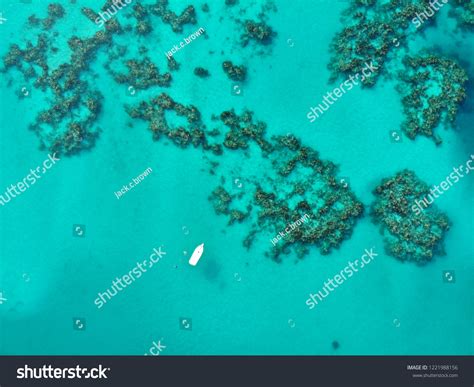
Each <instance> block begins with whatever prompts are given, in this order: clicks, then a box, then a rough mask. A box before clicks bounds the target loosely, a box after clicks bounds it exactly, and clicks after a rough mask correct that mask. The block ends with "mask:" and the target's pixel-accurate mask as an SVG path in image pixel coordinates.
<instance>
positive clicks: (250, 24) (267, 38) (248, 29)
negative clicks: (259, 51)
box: [241, 20, 276, 46]
mask: <svg viewBox="0 0 474 387" xmlns="http://www.w3.org/2000/svg"><path fill="white" fill-rule="evenodd" d="M244 26H245V33H244V34H243V35H242V36H241V40H242V45H243V46H246V45H247V44H248V42H249V40H251V39H253V40H255V41H256V42H257V43H260V44H264V45H267V44H270V43H272V39H273V37H274V36H276V33H275V32H274V31H273V29H272V28H271V27H270V26H269V25H267V24H265V22H263V21H262V22H259V23H257V22H254V21H253V20H246V21H245V22H244Z"/></svg>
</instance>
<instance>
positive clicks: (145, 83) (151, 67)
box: [110, 57, 171, 89]
mask: <svg viewBox="0 0 474 387" xmlns="http://www.w3.org/2000/svg"><path fill="white" fill-rule="evenodd" d="M125 65H126V66H127V67H128V74H120V73H117V72H115V71H113V70H110V71H111V73H112V74H113V77H114V79H115V81H116V82H118V83H124V84H127V85H131V86H134V87H135V88H137V89H147V88H149V87H152V86H161V87H169V85H170V83H171V74H170V73H165V74H163V75H160V70H159V69H158V68H157V67H156V66H155V64H154V63H152V61H151V59H150V58H148V57H145V58H144V59H143V60H141V61H138V60H133V59H132V60H128V61H126V62H125Z"/></svg>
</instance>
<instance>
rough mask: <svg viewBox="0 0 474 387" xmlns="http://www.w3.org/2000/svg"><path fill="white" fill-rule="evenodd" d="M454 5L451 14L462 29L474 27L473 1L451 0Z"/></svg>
mask: <svg viewBox="0 0 474 387" xmlns="http://www.w3.org/2000/svg"><path fill="white" fill-rule="evenodd" d="M453 3H454V4H455V6H454V7H453V8H452V10H451V14H452V15H454V17H455V18H456V19H457V20H458V24H459V26H460V27H461V28H462V29H465V30H471V31H472V29H473V28H474V2H472V0H453Z"/></svg>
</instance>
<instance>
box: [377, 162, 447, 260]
mask: <svg viewBox="0 0 474 387" xmlns="http://www.w3.org/2000/svg"><path fill="white" fill-rule="evenodd" d="M373 193H374V195H375V197H376V199H375V201H374V203H373V204H372V207H371V216H372V219H373V221H374V222H375V223H376V224H380V231H381V233H382V235H384V244H385V250H386V253H387V254H389V255H391V256H393V257H395V258H397V259H399V260H401V261H412V262H416V263H417V264H425V263H427V262H429V261H431V260H432V259H433V257H434V256H435V255H443V254H444V247H443V238H444V234H445V233H446V231H447V230H448V229H449V225H450V222H449V219H448V217H447V216H446V215H445V214H443V213H441V212H440V211H439V210H438V209H437V208H436V207H435V206H433V205H432V206H430V207H429V208H427V209H425V210H424V211H423V212H421V213H420V214H418V215H417V214H416V213H415V212H414V211H413V210H412V206H413V205H414V204H415V201H416V200H422V199H423V198H424V197H425V196H426V195H428V193H429V188H428V186H427V184H425V183H424V182H423V181H421V180H420V179H419V178H418V177H417V176H416V175H415V173H414V172H413V171H410V170H403V171H401V172H398V173H397V174H396V175H395V176H393V177H390V178H387V179H383V180H382V182H381V183H380V185H379V186H378V187H377V188H376V189H375V190H374V191H373Z"/></svg>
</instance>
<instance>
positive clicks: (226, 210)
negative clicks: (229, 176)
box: [209, 186, 251, 225]
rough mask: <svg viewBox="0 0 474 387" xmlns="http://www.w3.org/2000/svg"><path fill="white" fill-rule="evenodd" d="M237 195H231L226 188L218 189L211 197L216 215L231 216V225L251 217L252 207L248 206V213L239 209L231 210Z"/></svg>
mask: <svg viewBox="0 0 474 387" xmlns="http://www.w3.org/2000/svg"><path fill="white" fill-rule="evenodd" d="M236 196H237V195H231V194H229V192H227V191H226V190H225V189H224V187H221V186H219V187H217V188H216V189H215V190H214V191H212V194H211V195H210V196H209V201H210V202H211V203H212V204H213V206H214V209H215V211H216V214H219V215H227V216H229V225H231V224H233V223H234V222H239V223H241V222H242V221H243V220H244V219H245V218H247V217H248V216H249V213H250V209H251V207H250V206H248V208H247V212H243V211H240V210H237V209H231V208H230V204H231V202H232V199H233V198H235V197H236Z"/></svg>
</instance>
